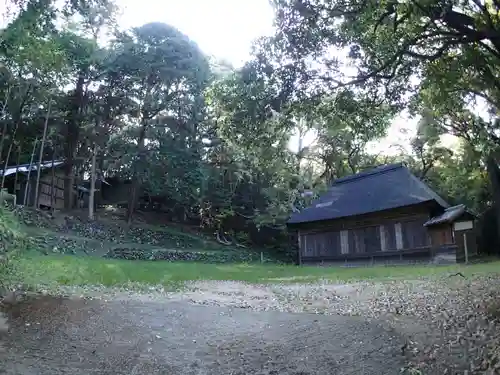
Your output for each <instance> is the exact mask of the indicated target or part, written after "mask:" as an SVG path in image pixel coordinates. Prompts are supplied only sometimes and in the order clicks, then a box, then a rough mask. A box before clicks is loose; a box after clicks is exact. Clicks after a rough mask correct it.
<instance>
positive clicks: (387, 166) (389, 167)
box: [332, 162, 406, 186]
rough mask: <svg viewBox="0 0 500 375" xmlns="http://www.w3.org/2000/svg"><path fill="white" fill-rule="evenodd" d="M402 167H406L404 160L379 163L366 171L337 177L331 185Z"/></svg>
mask: <svg viewBox="0 0 500 375" xmlns="http://www.w3.org/2000/svg"><path fill="white" fill-rule="evenodd" d="M403 167H406V165H405V163H404V162H399V163H392V164H381V165H379V166H377V167H374V168H371V169H369V170H367V171H363V172H358V173H356V174H353V175H350V176H345V177H341V178H338V179H336V180H335V181H334V182H333V184H332V186H334V185H341V184H345V183H349V182H353V181H359V180H361V179H363V178H366V177H371V176H377V175H381V174H384V173H387V172H391V171H394V170H396V169H399V168H403Z"/></svg>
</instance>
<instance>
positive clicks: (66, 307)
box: [0, 296, 404, 375]
mask: <svg viewBox="0 0 500 375" xmlns="http://www.w3.org/2000/svg"><path fill="white" fill-rule="evenodd" d="M122 297H123V296H122ZM7 315H8V317H9V325H10V333H9V334H8V335H7V337H6V345H5V346H6V347H7V348H8V350H7V351H6V352H5V353H3V354H1V355H0V359H1V362H2V364H3V365H2V368H3V371H4V373H6V374H23V375H34V374H47V375H48V374H51V375H52V374H54V375H55V374H82V375H83V374H94V373H95V374H97V373H98V374H169V375H170V374H171V375H188V374H189V375H191V374H192V375H202V374H203V375H205V374H207V375H208V374H214V375H215V374H217V375H220V374H233V375H236V374H241V375H243V374H245V375H248V374H263V375H264V374H266V375H271V374H274V375H278V374H283V375H284V374H287V375H315V374H322V375H323V374H346V375H347V374H367V375H368V374H370V375H377V374H381V375H382V374H384V375H391V374H394V375H396V374H399V373H400V368H401V367H402V366H403V365H404V358H403V357H402V355H401V349H400V348H401V346H402V345H403V342H402V339H401V338H400V337H398V336H397V335H395V334H394V333H391V332H388V331H387V330H385V329H383V328H382V327H381V326H379V325H378V324H377V323H376V322H367V321H366V320H365V319H363V318H359V317H342V316H321V315H313V314H306V313H304V314H293V313H283V312H276V311H268V312H254V311H247V310H245V309H241V308H240V309H238V308H236V309H235V308H230V307H218V306H196V305H193V304H191V303H189V302H186V301H171V300H170V301H169V300H166V301H160V300H159V299H158V298H156V299H150V298H147V297H144V296H143V297H142V298H141V299H133V298H120V297H117V298H114V299H112V300H108V301H104V300H96V299H93V300H90V299H66V298H53V297H43V298H41V299H38V300H36V301H25V302H22V303H20V304H17V305H15V306H11V307H10V308H9V309H7ZM2 357H3V358H2ZM0 372H1V371H0Z"/></svg>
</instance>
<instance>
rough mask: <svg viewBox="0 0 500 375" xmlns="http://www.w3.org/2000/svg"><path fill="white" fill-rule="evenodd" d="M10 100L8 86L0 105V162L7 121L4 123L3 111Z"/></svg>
mask: <svg viewBox="0 0 500 375" xmlns="http://www.w3.org/2000/svg"><path fill="white" fill-rule="evenodd" d="M9 98H10V85H9V87H7V94H6V95H5V100H4V102H3V104H2V112H1V119H2V120H4V122H3V128H2V139H0V160H2V156H3V144H4V142H5V135H6V134H7V121H5V119H4V117H5V110H6V109H7V103H8V102H9Z"/></svg>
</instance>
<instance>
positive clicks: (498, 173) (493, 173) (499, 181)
mask: <svg viewBox="0 0 500 375" xmlns="http://www.w3.org/2000/svg"><path fill="white" fill-rule="evenodd" d="M486 165H487V169H488V175H489V178H490V182H491V187H492V191H493V201H494V205H495V214H496V218H497V237H498V244H500V170H499V169H498V165H497V162H496V160H495V158H494V157H493V155H490V156H488V159H487V161H486Z"/></svg>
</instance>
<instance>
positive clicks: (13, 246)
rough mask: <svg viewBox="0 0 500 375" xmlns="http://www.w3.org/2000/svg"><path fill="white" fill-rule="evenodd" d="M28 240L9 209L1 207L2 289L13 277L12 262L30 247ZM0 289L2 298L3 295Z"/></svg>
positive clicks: (0, 283)
mask: <svg viewBox="0 0 500 375" xmlns="http://www.w3.org/2000/svg"><path fill="white" fill-rule="evenodd" d="M28 242H29V240H28V238H27V237H26V236H25V235H24V233H23V232H22V230H21V226H20V224H19V221H18V220H17V218H16V216H15V215H14V214H13V213H12V211H10V210H9V209H7V208H4V207H0V288H1V289H5V287H6V284H8V281H9V277H10V276H12V272H13V268H12V267H13V263H12V260H13V259H14V258H15V257H16V256H17V255H18V254H19V253H20V252H21V251H23V250H24V249H26V248H27V247H28ZM1 289H0V296H1V295H2V294H3V293H2V290H1Z"/></svg>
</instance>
